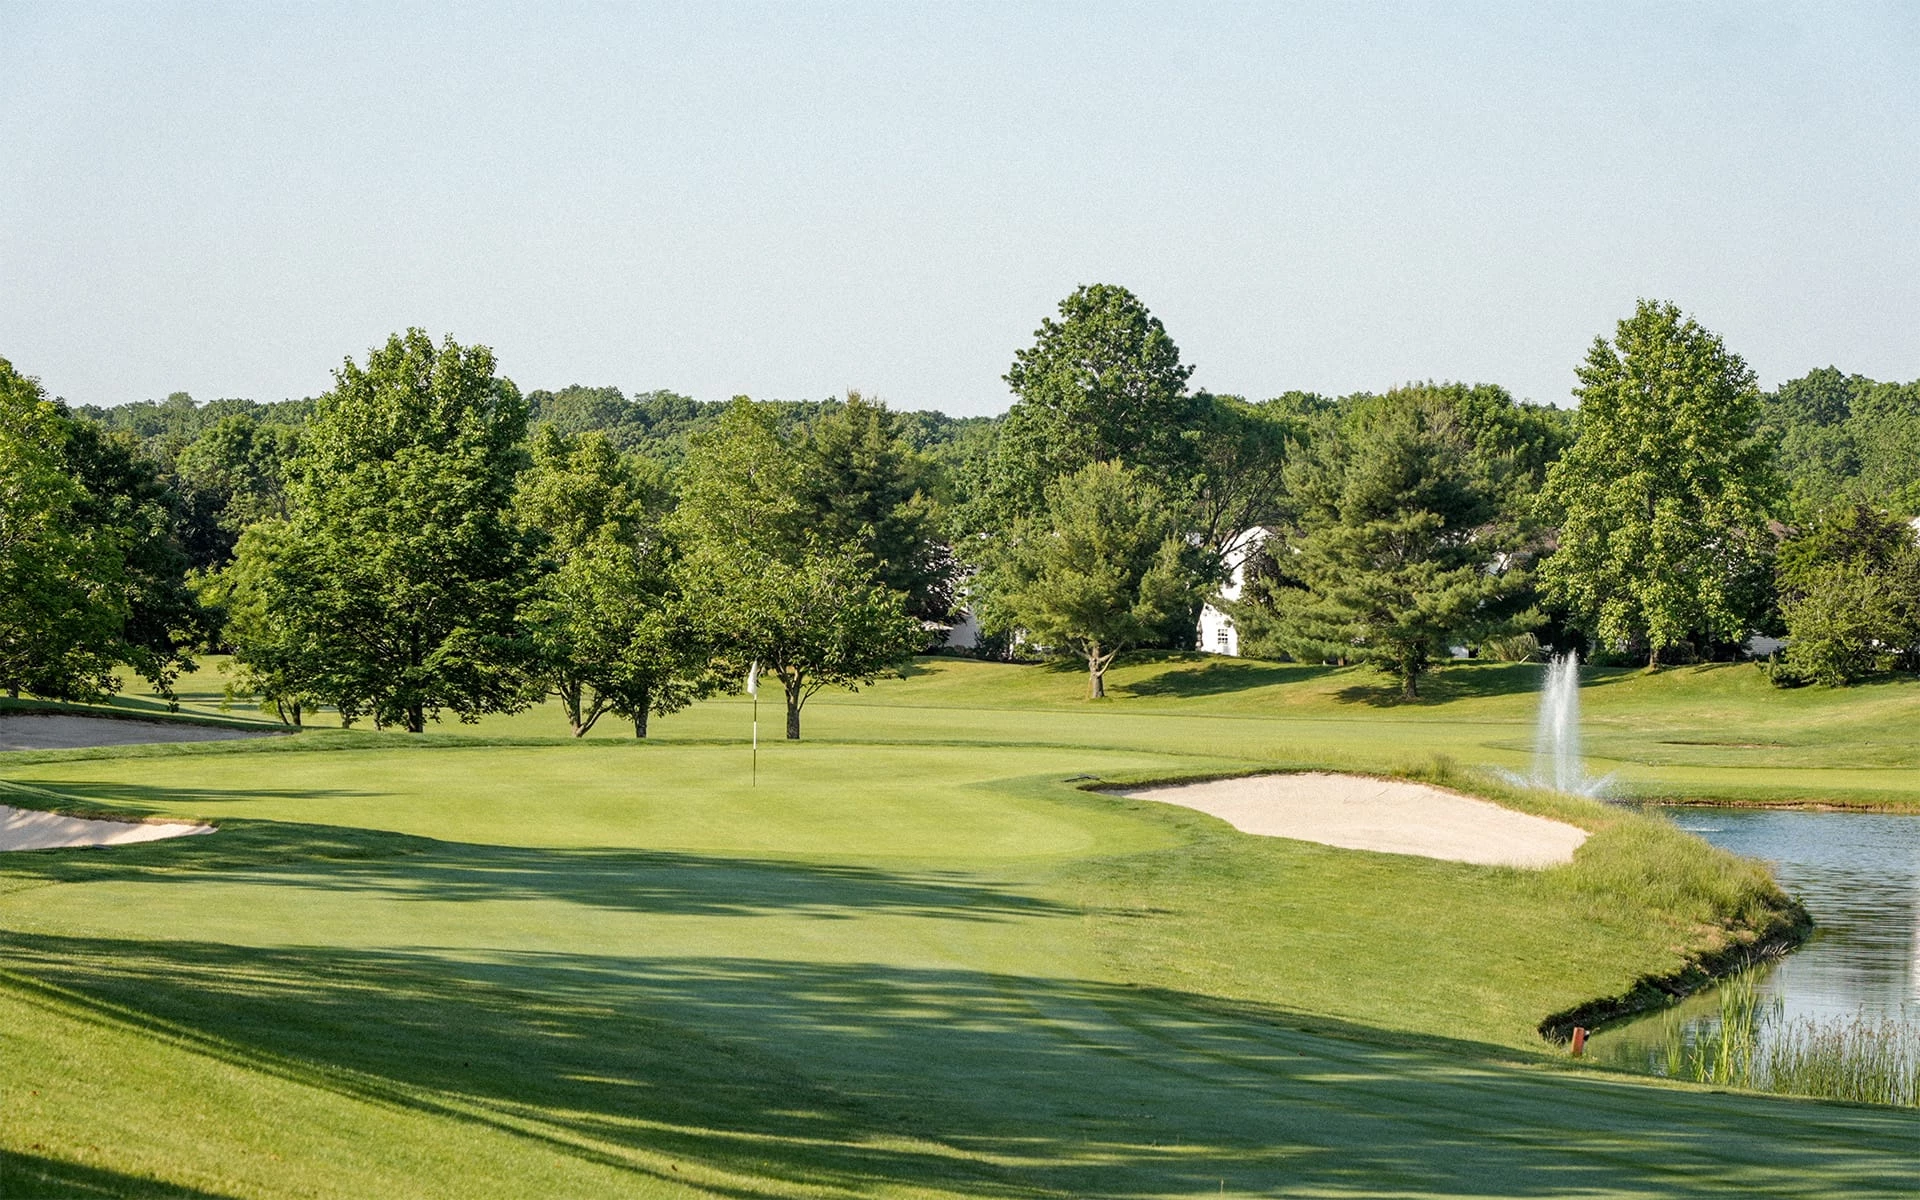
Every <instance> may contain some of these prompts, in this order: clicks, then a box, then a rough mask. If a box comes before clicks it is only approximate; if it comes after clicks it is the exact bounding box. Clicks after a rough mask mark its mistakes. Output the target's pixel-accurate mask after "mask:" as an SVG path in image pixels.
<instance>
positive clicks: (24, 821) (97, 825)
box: [0, 804, 213, 851]
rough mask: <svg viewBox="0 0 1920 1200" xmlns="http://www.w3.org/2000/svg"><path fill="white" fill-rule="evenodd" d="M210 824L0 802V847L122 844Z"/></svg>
mask: <svg viewBox="0 0 1920 1200" xmlns="http://www.w3.org/2000/svg"><path fill="white" fill-rule="evenodd" d="M212 832H213V826H211V825H186V824H182V823H180V822H165V823H160V822H153V823H148V822H142V821H95V820H91V819H89V818H87V817H69V816H67V815H65V814H64V813H50V812H39V811H37V810H35V809H31V808H13V807H10V806H8V805H5V804H0V851H6V850H64V849H68V848H70V847H73V846H125V845H129V844H131V843H134V842H157V841H159V840H161V839H162V838H176V837H188V836H190V835H192V834H197V833H212Z"/></svg>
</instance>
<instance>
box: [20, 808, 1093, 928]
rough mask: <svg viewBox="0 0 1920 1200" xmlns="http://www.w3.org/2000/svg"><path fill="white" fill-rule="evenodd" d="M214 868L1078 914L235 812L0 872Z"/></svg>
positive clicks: (963, 915) (819, 866)
mask: <svg viewBox="0 0 1920 1200" xmlns="http://www.w3.org/2000/svg"><path fill="white" fill-rule="evenodd" d="M187 871H191V872H217V873H218V874H219V876H220V878H221V879H222V880H223V881H224V882H232V883H241V884H253V885H267V886H275V887H290V888H307V889H312V890H314V891H319V892H330V893H341V892H346V893H364V894H367V895H368V896H370V897H377V898H380V899H384V900H400V901H408V900H412V901H423V902H424V901H431V902H443V903H444V902H453V903H460V902H475V901H486V902H490V903H501V902H524V901H543V900H557V901H562V902H565V903H569V904H578V905H581V906H583V907H587V908H595V909H605V910H613V911H620V912H630V913H648V914H654V915H668V916H755V915H764V914H769V913H780V914H783V915H787V916H804V917H810V918H815V919H819V920H846V919H851V918H855V917H859V916H862V915H871V914H874V913H887V914H891V915H896V916H917V917H937V918H940V919H942V920H954V921H1004V920H1011V919H1014V918H1019V917H1075V918H1078V917H1080V916H1082V915H1084V913H1085V911H1086V910H1085V909H1082V908H1079V907H1068V906H1065V905H1061V904H1058V903H1055V902H1054V901H1051V900H1046V899H1042V898H1039V897H1035V896H1029V895H1026V894H1024V893H1022V892H1020V891H1018V890H1016V889H1014V888H1010V887H1007V886H1005V885H1002V884H999V883H995V882H993V881H991V880H986V879H982V878H979V877H977V876H972V875H968V874H965V873H963V872H958V871H917V872H913V873H910V874H909V873H904V872H898V871H885V870H880V869H877V868H872V867H863V866H859V865H853V864H846V863H821V862H809V861H803V860H793V859H774V858H746V857H727V856H721V855H705V854H687V853H676V852H672V851H652V850H622V849H552V848H529V847H521V846H494V845H480V844H473V843H466V842H444V841H439V840H436V839H434V838H424V837H415V836H412V835H408V834H399V833H383V832H377V831H373V830H364V829H350V828H342V827H336V826H328V825H297V824H293V823H290V822H284V821H246V820H240V821H229V822H224V823H223V824H222V825H221V826H220V829H219V831H218V833H217V834H216V835H214V836H211V837H190V838H176V839H172V840H169V841H161V842H146V843H136V844H134V845H130V846H115V847H111V848H109V849H105V850H102V849H98V848H81V849H73V850H62V851H35V852H29V853H17V854H8V855H6V856H4V857H3V858H0V879H4V878H9V877H11V878H29V879H43V880H48V881H58V882H65V883H74V882H83V881H85V882H95V883H100V882H108V881H120V882H135V881H155V880H160V879H162V878H165V877H177V876H178V875H179V874H180V873H181V872H187Z"/></svg>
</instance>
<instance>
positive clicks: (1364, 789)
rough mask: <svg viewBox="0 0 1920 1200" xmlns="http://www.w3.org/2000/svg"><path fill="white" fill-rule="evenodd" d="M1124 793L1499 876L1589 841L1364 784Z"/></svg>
mask: <svg viewBox="0 0 1920 1200" xmlns="http://www.w3.org/2000/svg"><path fill="white" fill-rule="evenodd" d="M1120 794H1121V795H1123V796H1129V797H1132V798H1134V799H1138V800H1159V801H1162V802H1164V803H1167V804H1179V805H1182V806H1184V807H1186V808H1193V809H1198V810H1199V811H1201V812H1203V813H1208V814H1211V815H1213V816H1216V817H1219V818H1220V819H1221V820H1223V821H1226V822H1227V823H1228V824H1230V825H1232V826H1233V827H1234V828H1235V829H1239V830H1241V831H1243V832H1246V833H1258V834H1264V835H1266V836H1268V837H1284V838H1295V839H1298V840H1300V841H1304V842H1320V843H1322V844H1323V845H1328V846H1340V847H1343V848H1345V849H1348V850H1381V851H1385V852H1386V853H1388V854H1417V855H1420V856H1422V857H1424V858H1446V859H1452V860H1454V861H1455V862H1468V863H1480V864H1483V865H1486V866H1496V867H1535V868H1538V867H1553V866H1559V865H1560V864H1562V863H1568V862H1572V861H1573V852H1574V851H1575V850H1576V849H1578V848H1579V846H1580V843H1582V842H1584V841H1586V840H1587V832H1586V830H1584V829H1576V828H1575V827H1573V826H1572V825H1568V824H1565V823H1563V822H1560V821H1550V820H1548V819H1547V818H1545V817H1535V816H1529V815H1528V814H1526V813H1521V812H1514V811H1513V810H1512V809H1510V808H1501V807H1500V806H1499V805H1498V804H1494V803H1491V802H1489V801H1486V800H1475V799H1474V798H1472V797H1471V796H1462V795H1459V794H1457V793H1455V792H1448V791H1443V790H1441V789H1440V788H1437V787H1429V786H1428V785H1426V784H1423V783H1407V782H1404V781H1402V780H1397V779H1374V778H1370V777H1368V776H1364V775H1328V774H1325V773H1323V772H1319V771H1312V772H1305V773H1301V774H1289V775H1250V776H1246V777H1243V778H1240V779H1215V780H1209V781H1207V782H1205V783H1181V784H1169V785H1165V786H1161V787H1149V788H1136V789H1131V790H1128V791H1124V792H1121V793H1120Z"/></svg>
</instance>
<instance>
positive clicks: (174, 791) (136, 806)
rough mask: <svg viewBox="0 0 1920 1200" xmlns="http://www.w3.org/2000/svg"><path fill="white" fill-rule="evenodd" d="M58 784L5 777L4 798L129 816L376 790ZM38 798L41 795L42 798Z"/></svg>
mask: <svg viewBox="0 0 1920 1200" xmlns="http://www.w3.org/2000/svg"><path fill="white" fill-rule="evenodd" d="M56 786H57V789H58V790H55V789H54V788H39V787H34V786H33V785H31V784H24V783H11V782H8V781H5V780H0V803H10V802H12V803H23V804H33V803H45V804H57V805H58V806H59V807H60V808H61V809H62V810H64V811H68V812H74V813H83V814H84V813H86V812H88V811H90V810H91V811H98V812H100V813H102V814H105V815H109V816H112V815H118V816H121V817H124V816H125V815H126V814H129V813H133V814H151V813H155V812H158V811H160V810H161V806H162V805H168V804H177V805H185V806H188V807H193V806H196V805H209V804H223V803H234V802H243V801H248V800H314V801H325V800H344V799H348V798H360V797H366V796H371V795H375V794H376V793H373V792H369V791H364V790H361V789H357V788H274V787H247V788H209V787H168V786H166V785H165V784H158V783H127V782H125V781H122V780H99V779H74V780H65V779H63V780H61V781H60V782H59V784H58V785H56ZM9 793H17V794H18V795H20V796H21V797H23V798H22V799H21V800H18V801H10V800H9ZM35 797H37V798H38V800H37V801H36V800H35V799H34V798H35Z"/></svg>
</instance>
